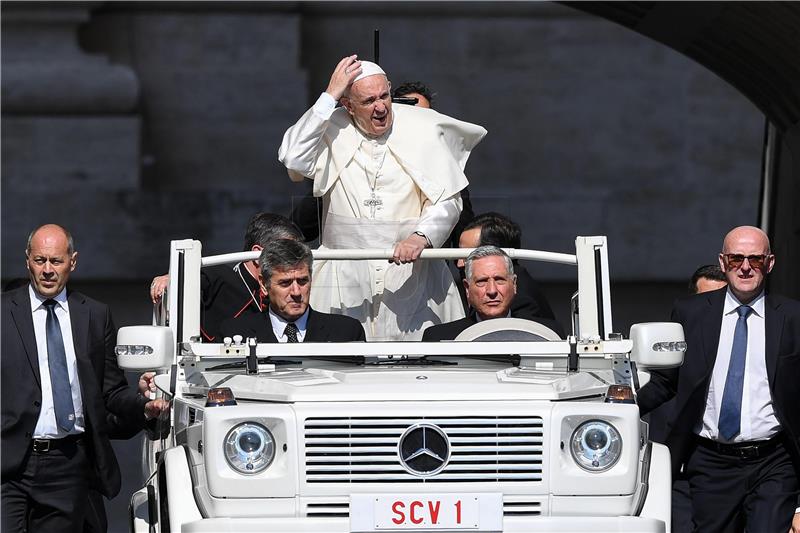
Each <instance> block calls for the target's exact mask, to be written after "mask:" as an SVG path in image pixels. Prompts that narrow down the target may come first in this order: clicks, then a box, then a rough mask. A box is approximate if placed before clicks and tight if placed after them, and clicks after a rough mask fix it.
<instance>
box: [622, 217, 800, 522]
mask: <svg viewBox="0 0 800 533" xmlns="http://www.w3.org/2000/svg"><path fill="white" fill-rule="evenodd" d="M719 262H720V267H721V268H722V269H723V271H724V272H725V275H726V278H727V281H728V288H727V289H725V288H723V289H718V290H715V291H711V292H706V293H703V294H698V295H695V296H691V297H689V298H686V299H684V300H680V301H678V302H676V304H675V307H674V309H673V313H672V319H673V320H674V321H676V322H679V323H681V324H682V325H683V328H684V332H685V335H686V341H687V344H688V350H687V352H686V356H685V358H684V363H683V365H682V366H681V367H680V368H678V369H672V370H668V371H660V372H653V373H652V377H651V380H650V382H649V383H648V384H647V385H645V386H644V387H642V389H641V390H640V391H639V399H638V401H639V406H640V409H641V411H642V413H643V414H644V413H647V412H649V411H650V410H652V409H654V408H655V407H657V406H659V405H661V404H662V403H664V402H665V401H667V400H668V399H670V398H671V397H672V396H673V395H674V396H675V398H676V404H675V409H674V411H673V412H672V413H671V416H670V417H669V419H668V420H667V423H666V436H665V442H666V444H667V446H669V448H670V452H671V454H672V468H673V474H674V475H677V474H678V473H679V472H680V469H681V466H683V472H684V474H685V476H686V477H687V478H688V480H689V486H690V492H691V498H692V519H693V521H694V525H695V528H696V531H701V532H703V533H705V532H709V533H714V532H738V531H744V530H745V529H746V530H747V531H753V532H779V533H785V532H786V531H789V530H790V529H789V528H790V524H792V526H793V528H794V529H793V530H794V531H797V530H798V529H800V511H798V509H800V487H799V486H798V478H799V477H800V409H798V408H797V406H798V400H797V389H798V383H800V302H797V301H794V300H789V299H786V298H782V297H780V296H775V295H765V293H764V282H765V277H766V275H767V274H768V273H769V272H770V271H771V270H772V268H773V266H774V264H775V258H774V256H773V255H772V254H771V251H770V246H769V239H768V238H767V236H766V234H764V233H763V232H762V231H761V230H759V229H758V228H754V227H750V226H743V227H738V228H735V229H733V230H732V231H731V232H730V233H728V235H727V236H726V237H725V240H724V242H723V247H722V253H720V255H719Z"/></svg>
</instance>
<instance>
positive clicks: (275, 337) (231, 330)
mask: <svg viewBox="0 0 800 533" xmlns="http://www.w3.org/2000/svg"><path fill="white" fill-rule="evenodd" d="M312 263H313V258H312V254H311V250H310V249H309V248H308V246H306V245H305V244H303V243H301V242H298V241H294V240H290V239H278V240H276V241H273V242H272V243H271V244H270V246H269V247H267V248H264V250H262V252H261V256H260V257H259V267H260V269H261V270H260V274H259V283H260V284H261V288H262V291H263V292H264V294H266V295H267V299H268V301H269V306H268V309H267V312H265V313H260V314H252V313H251V314H247V315H242V316H240V317H237V318H234V319H229V320H226V321H224V322H223V323H222V327H221V330H222V334H223V335H224V336H226V337H232V336H233V335H242V336H243V337H255V338H257V339H258V341H259V342H347V341H364V340H366V337H365V334H364V328H363V327H361V323H360V322H359V321H358V320H356V319H354V318H351V317H348V316H344V315H332V314H328V313H320V312H318V311H314V310H312V309H311V307H309V305H308V302H309V296H310V294H311V267H312Z"/></svg>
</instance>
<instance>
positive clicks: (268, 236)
mask: <svg viewBox="0 0 800 533" xmlns="http://www.w3.org/2000/svg"><path fill="white" fill-rule="evenodd" d="M275 239H297V240H303V233H302V232H301V231H300V229H299V228H298V227H297V226H296V225H295V224H294V223H293V222H292V221H291V220H289V219H288V218H286V217H284V216H281V215H276V214H273V213H257V214H256V215H253V217H252V218H250V220H249V221H248V223H247V231H246V232H245V236H244V251H245V252H250V251H256V252H260V251H261V250H263V249H264V248H265V247H266V246H268V245H269V243H270V242H272V241H274V240H275ZM168 284H169V275H168V274H164V275H162V276H157V277H155V278H153V282H152V283H151V284H150V298H151V299H152V300H153V303H154V304H156V303H158V302H159V301H160V300H161V295H162V294H164V290H165V289H166V288H167V285H168ZM200 291H201V294H202V297H203V307H202V309H201V312H202V314H201V316H200V324H201V326H200V333H201V334H202V335H203V339H204V340H205V341H208V342H221V341H222V339H221V337H220V325H221V324H222V322H223V321H225V320H227V319H229V318H236V317H238V316H244V315H254V316H259V315H261V313H262V312H263V311H264V309H266V307H267V302H266V301H265V299H264V294H263V293H262V292H261V291H260V290H259V285H258V263H257V262H256V261H243V262H241V263H237V264H236V265H234V267H233V268H231V267H230V266H229V265H217V266H211V267H206V268H203V269H202V270H201V271H200Z"/></svg>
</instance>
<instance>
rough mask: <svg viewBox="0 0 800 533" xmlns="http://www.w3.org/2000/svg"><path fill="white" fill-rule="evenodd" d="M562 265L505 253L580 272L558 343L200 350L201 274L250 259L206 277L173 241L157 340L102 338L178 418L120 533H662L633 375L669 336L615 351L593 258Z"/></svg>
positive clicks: (647, 329)
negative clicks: (151, 376)
mask: <svg viewBox="0 0 800 533" xmlns="http://www.w3.org/2000/svg"><path fill="white" fill-rule="evenodd" d="M575 248H576V253H575V255H571V254H559V253H550V252H538V251H524V250H507V252H508V253H509V255H511V257H512V258H517V259H533V260H540V261H547V262H554V263H564V264H567V265H573V267H574V266H575V265H577V270H578V292H577V293H576V295H575V296H574V297H573V301H572V309H573V313H572V316H573V323H572V333H573V334H572V335H571V336H569V337H568V338H567V339H566V340H562V339H560V338H559V337H558V336H557V335H556V334H555V333H554V332H552V331H550V330H549V329H547V328H545V327H544V326H541V325H539V324H537V323H534V322H529V321H524V320H517V319H510V318H509V319H495V320H491V321H485V322H481V323H478V324H476V325H475V326H473V327H471V328H468V329H467V330H465V331H464V332H463V333H462V334H461V335H460V336H459V338H458V339H457V340H456V341H452V342H441V343H422V342H395V343H341V344H333V343H330V344H310V343H309V344H303V343H300V344H258V343H256V342H255V339H253V340H249V339H240V338H235V339H233V340H232V339H226V342H224V343H220V344H208V343H201V342H200V269H201V267H202V266H209V265H214V264H221V263H228V262H236V261H240V260H243V259H252V258H253V257H255V256H256V255H257V254H256V253H253V252H248V253H238V254H227V255H223V256H214V257H205V258H203V257H201V244H200V242H198V241H194V240H183V241H173V242H172V247H171V257H170V286H169V290H168V293H167V297H166V298H164V304H163V307H162V308H160V309H159V310H158V312H157V313H156V315H157V319H156V323H157V324H159V325H153V326H132V327H125V328H121V329H120V331H119V335H118V338H117V355H118V359H119V363H120V366H121V367H123V368H125V369H128V370H154V369H155V370H158V371H159V372H161V374H160V375H159V376H157V378H156V382H157V384H158V386H159V389H160V391H161V392H162V393H163V394H164V395H165V396H166V397H168V398H171V399H172V402H173V410H172V418H171V421H170V422H169V423H168V425H169V427H168V428H166V427H165V428H164V431H162V432H161V434H160V435H151V436H150V437H151V439H148V440H147V441H146V447H147V449H146V461H145V463H146V464H145V468H146V469H147V472H146V474H147V478H148V481H147V483H146V485H145V486H144V487H143V488H142V489H141V490H139V491H138V492H136V493H134V495H133V497H132V500H131V527H132V529H133V530H134V531H137V532H148V531H161V532H167V531H169V532H220V531H230V532H247V531H253V532H255V531H259V532H261V531H274V532H283V531H313V532H318V533H319V532H367V531H400V530H403V531H435V530H446V531H462V530H464V531H549V532H553V531H558V532H565V531H576V532H577V531H646V532H664V531H669V529H670V524H669V522H670V488H671V479H670V477H671V476H670V466H669V452H668V451H667V449H666V448H665V447H664V446H662V445H659V444H654V443H652V442H649V441H648V438H647V425H646V424H645V423H643V422H642V421H640V419H639V408H638V407H637V405H636V403H635V390H636V389H637V388H638V386H639V383H640V382H641V383H642V384H643V383H644V382H645V381H646V380H647V379H648V374H647V373H646V372H645V370H647V369H652V368H667V367H674V366H678V365H680V364H681V362H682V360H683V352H684V350H685V343H684V342H683V341H684V338H683V330H682V328H681V326H680V325H678V324H672V323H648V324H636V325H634V326H633V327H632V328H631V334H630V337H631V338H630V339H623V338H622V336H621V335H617V334H614V333H612V331H613V330H612V322H611V300H610V289H609V273H608V255H607V245H606V239H605V237H578V238H577V239H576V242H575ZM469 251H470V250H439V249H434V250H426V251H425V252H423V258H424V259H442V258H456V257H465V256H466V254H467V253H468V252H469ZM391 253H392V252H391V250H326V251H325V252H324V257H323V255H322V254H321V253H318V252H315V257H316V258H324V259H343V258H351V259H368V258H371V259H380V258H389V257H390V256H391ZM467 341H468V342H467ZM165 425H166V424H165ZM159 437H160V438H159ZM152 439H155V440H152Z"/></svg>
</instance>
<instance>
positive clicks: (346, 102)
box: [339, 96, 353, 115]
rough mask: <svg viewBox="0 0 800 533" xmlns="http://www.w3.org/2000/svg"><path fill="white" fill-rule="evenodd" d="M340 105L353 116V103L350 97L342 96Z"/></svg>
mask: <svg viewBox="0 0 800 533" xmlns="http://www.w3.org/2000/svg"><path fill="white" fill-rule="evenodd" d="M339 103H340V104H342V107H344V108H345V109H347V112H348V113H350V114H351V115H352V114H353V103H352V102H351V101H350V99H349V98H348V97H346V96H342V97H341V98H339Z"/></svg>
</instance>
